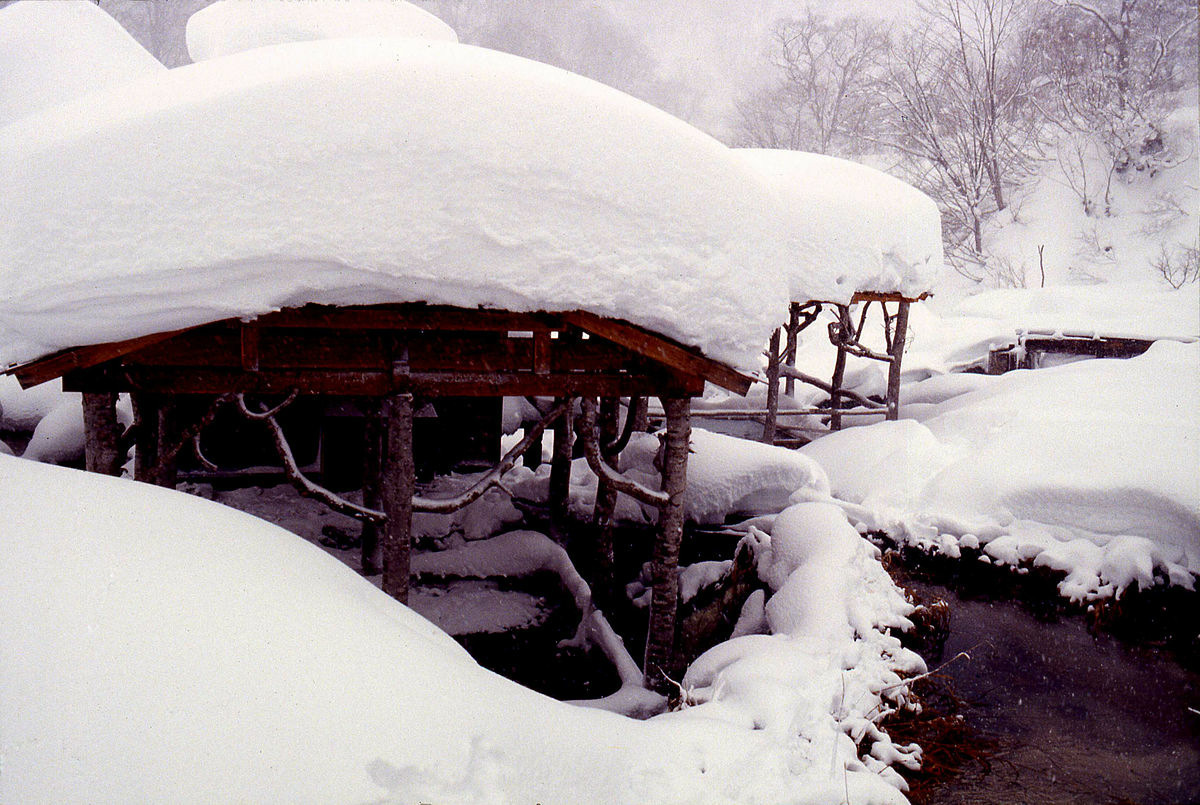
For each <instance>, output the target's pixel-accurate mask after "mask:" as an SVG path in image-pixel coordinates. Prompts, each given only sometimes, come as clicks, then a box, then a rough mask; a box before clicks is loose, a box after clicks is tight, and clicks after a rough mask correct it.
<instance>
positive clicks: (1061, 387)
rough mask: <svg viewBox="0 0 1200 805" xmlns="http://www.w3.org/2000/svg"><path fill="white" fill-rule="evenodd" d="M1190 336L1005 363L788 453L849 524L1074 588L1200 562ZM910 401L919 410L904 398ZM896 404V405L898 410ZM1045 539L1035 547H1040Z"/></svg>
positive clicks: (1108, 587) (1174, 576) (1078, 594)
mask: <svg viewBox="0 0 1200 805" xmlns="http://www.w3.org/2000/svg"><path fill="white" fill-rule="evenodd" d="M1196 399H1200V345H1197V344H1181V343H1176V342H1172V341H1161V342H1158V343H1156V344H1155V345H1153V346H1152V347H1151V348H1150V350H1149V351H1148V352H1146V354H1144V355H1142V356H1139V357H1136V358H1131V359H1128V360H1089V361H1081V362H1078V363H1072V364H1068V365H1064V366H1059V367H1055V368H1051V369H1040V370H1036V371H1023V372H1010V373H1008V374H1005V375H1002V376H999V377H996V378H993V379H992V380H991V381H990V382H988V383H986V384H983V385H981V386H980V387H979V388H978V389H976V390H974V391H969V392H967V393H963V394H959V395H957V396H954V397H951V398H949V399H947V400H946V401H945V402H942V403H939V404H930V405H925V406H914V407H913V411H910V414H911V415H914V416H919V418H920V419H921V422H919V423H918V422H914V421H900V422H889V423H881V424H877V425H870V426H866V427H861V428H852V429H849V430H845V431H842V432H840V433H836V434H832V435H830V436H827V437H823V438H821V439H818V440H817V441H815V442H813V443H811V444H810V445H808V446H806V447H804V448H802V450H801V452H803V453H804V454H805V455H808V456H810V457H811V458H813V459H815V460H816V461H818V462H819V463H820V464H821V465H822V466H823V467H824V468H825V469H826V471H827V472H828V473H829V476H830V479H831V481H832V488H833V492H834V494H835V495H837V496H838V497H840V498H841V499H843V500H845V501H848V502H849V503H850V504H856V505H853V506H850V507H849V508H850V510H851V511H852V513H853V514H854V516H855V518H856V519H858V520H859V521H860V523H861V524H862V525H864V526H865V527H868V528H879V529H883V530H886V531H888V532H889V533H891V534H892V535H893V536H896V537H898V538H900V539H902V540H904V541H906V542H908V543H910V544H914V545H917V546H918V547H923V548H926V549H931V550H935V551H940V552H943V553H947V554H949V555H952V556H957V555H958V553H959V547H960V544H962V545H969V546H971V547H977V546H979V545H983V546H984V550H985V551H986V553H987V554H988V556H989V557H991V558H992V559H993V560H995V561H1000V562H1003V563H1006V564H1018V563H1021V562H1026V561H1034V562H1035V564H1037V563H1040V564H1046V565H1048V566H1051V567H1055V568H1057V569H1059V570H1063V571H1065V572H1067V573H1068V574H1069V577H1068V579H1067V580H1066V581H1065V582H1064V583H1063V585H1062V587H1061V590H1062V592H1063V593H1064V594H1065V595H1068V596H1070V597H1072V598H1076V599H1079V598H1086V597H1095V596H1097V595H1111V594H1114V593H1119V592H1120V591H1121V590H1123V589H1124V588H1125V587H1127V586H1129V585H1130V584H1135V583H1136V584H1139V585H1140V586H1146V585H1148V584H1150V583H1152V581H1167V582H1169V583H1173V584H1181V585H1184V586H1188V587H1190V586H1191V585H1192V584H1193V576H1194V575H1195V574H1200V477H1198V476H1197V474H1196V468H1197V467H1198V466H1200V409H1197V408H1196V406H1195V405H1194V401H1195V400H1196ZM917 409H919V410H917ZM903 410H904V409H902V412H903ZM1043 553H1045V557H1044V558H1042V555H1043Z"/></svg>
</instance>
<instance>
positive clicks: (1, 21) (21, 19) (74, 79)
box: [0, 0, 167, 199]
mask: <svg viewBox="0 0 1200 805" xmlns="http://www.w3.org/2000/svg"><path fill="white" fill-rule="evenodd" d="M166 71H167V68H166V67H164V66H163V65H162V64H161V63H160V62H159V61H158V60H157V59H155V58H154V57H153V56H151V55H150V53H149V52H147V51H146V49H145V48H143V47H142V46H141V45H139V44H138V43H137V41H136V40H135V39H134V38H133V37H132V36H130V35H129V34H128V33H127V32H126V31H125V29H124V28H122V27H121V26H120V24H119V23H118V22H117V21H116V20H114V19H113V18H112V17H110V16H109V15H108V14H106V13H105V12H104V11H102V10H101V9H100V8H99V7H98V6H97V5H96V4H95V3H90V2H87V0H57V2H53V3H45V2H33V0H25V2H21V3H13V4H12V5H11V6H8V7H6V8H3V9H0V76H4V80H3V81H0V127H3V126H5V125H7V124H9V123H11V122H13V121H14V120H17V119H19V118H21V117H24V116H25V115H28V114H32V113H33V112H36V111H38V110H40V109H46V108H50V107H53V106H57V105H58V104H61V103H64V102H66V101H69V100H72V99H75V98H80V97H83V96H86V95H90V94H91V93H94V92H98V91H100V90H103V89H107V88H111V87H119V86H121V85H122V84H128V83H130V82H132V81H136V80H138V79H141V78H151V77H153V76H156V75H162V74H165V73H166ZM5 197H6V199H7V198H10V196H9V194H8V191H7V188H5Z"/></svg>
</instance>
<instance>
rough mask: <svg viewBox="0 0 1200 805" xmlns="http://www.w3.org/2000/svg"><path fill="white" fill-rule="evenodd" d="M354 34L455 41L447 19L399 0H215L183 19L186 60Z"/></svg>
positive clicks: (455, 38)
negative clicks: (185, 27)
mask: <svg viewBox="0 0 1200 805" xmlns="http://www.w3.org/2000/svg"><path fill="white" fill-rule="evenodd" d="M359 36H366V37H379V36H402V37H413V38H416V39H438V40H443V41H447V42H457V41H458V36H457V35H456V34H455V33H454V29H452V28H451V27H450V26H449V25H447V24H446V23H444V22H442V21H441V20H440V19H438V18H437V17H435V16H433V15H432V14H430V13H429V12H428V11H425V10H424V9H421V8H417V7H416V6H414V5H413V4H412V3H406V2H404V0H304V2H280V0H218V2H216V3H213V4H212V5H211V6H207V7H205V8H202V9H200V10H199V11H197V12H196V13H195V14H193V15H192V16H191V18H189V19H188V23H187V47H188V54H189V55H190V56H191V57H192V61H204V60H205V59H212V58H216V57H218V56H228V55H230V54H232V53H240V52H241V51H243V50H250V49H251V48H258V47H264V46H266V45H282V44H284V43H287V42H307V41H311V40H314V39H345V38H350V37H359Z"/></svg>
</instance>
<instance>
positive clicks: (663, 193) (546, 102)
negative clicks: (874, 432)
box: [0, 38, 788, 368]
mask: <svg viewBox="0 0 1200 805" xmlns="http://www.w3.org/2000/svg"><path fill="white" fill-rule="evenodd" d="M117 89H119V91H116V90H110V91H107V92H102V93H96V94H93V95H92V96H90V97H89V98H88V99H87V103H68V104H64V105H62V106H60V107H57V108H55V109H54V110H48V111H46V112H44V113H42V114H35V115H28V116H26V117H24V118H22V119H21V120H19V121H17V122H16V123H14V124H12V125H10V126H7V127H5V128H4V129H2V130H0V162H2V163H3V164H4V165H5V171H4V174H3V187H2V188H0V192H2V194H3V196H4V198H5V204H6V209H5V215H4V216H3V217H2V218H0V253H2V254H4V256H5V259H4V261H3V263H2V264H0V332H3V333H4V338H3V340H2V342H0V343H2V344H3V346H2V347H0V364H5V363H11V362H15V361H21V360H26V359H31V358H34V357H38V356H40V355H44V354H46V353H48V352H51V351H53V350H56V349H59V348H64V347H70V346H78V345H82V344H89V343H97V342H105V341H114V340H121V339H126V338H132V337H136V336H139V335H144V334H146V333H150V332H156V331H163V330H174V329H179V328H181V327H187V326H190V325H197V324H202V323H205V322H209V321H214V320H218V319H222V318H226V317H233V316H252V315H255V314H258V313H263V312H266V311H270V310H273V309H276V308H279V307H282V306H289V305H300V304H304V303H308V302H317V303H327V304H371V303H380V302H417V301H425V302H431V303H440V304H451V305H460V306H465V307H476V306H484V307H495V308H507V309H512V310H518V311H535V310H569V309H578V308H583V309H587V310H591V311H592V312H595V313H597V314H599V315H603V316H614V317H619V318H624V319H627V320H629V321H631V322H634V323H636V324H639V325H642V326H644V327H647V328H649V329H650V330H653V331H656V332H659V333H662V334H663V335H666V336H669V337H672V338H675V339H677V340H679V341H681V342H684V343H686V344H689V345H693V346H696V347H699V348H700V349H702V350H703V351H704V352H705V353H706V354H707V355H709V356H710V357H712V358H715V359H718V360H722V361H726V362H729V363H732V364H735V365H743V366H747V367H751V368H752V367H754V366H756V365H757V363H758V359H759V353H760V351H761V346H762V343H763V342H764V341H765V340H766V337H767V335H768V334H769V332H770V330H771V328H772V327H774V326H776V325H777V324H778V322H779V321H782V320H783V319H784V318H785V317H786V306H787V301H788V295H787V280H786V277H785V275H784V271H783V265H784V259H783V255H784V254H785V252H786V244H785V242H784V239H785V235H784V233H783V232H782V229H783V227H782V225H781V223H780V221H781V216H780V211H779V208H778V204H777V202H776V199H775V197H774V196H773V194H772V193H771V191H770V189H769V188H768V187H767V185H766V184H765V182H764V181H763V180H762V179H761V178H760V177H759V176H758V174H757V173H756V172H755V171H754V170H752V169H751V168H750V167H749V166H748V165H746V164H745V163H744V161H742V160H739V159H737V158H735V157H734V156H733V155H732V153H731V152H730V151H729V149H727V148H725V147H724V146H723V145H721V144H720V143H719V142H717V141H716V140H713V139H712V138H710V137H708V136H707V135H704V134H702V133H701V132H699V131H697V130H696V129H694V128H692V127H691V126H689V125H687V124H686V123H683V122H682V121H680V120H678V119H676V118H673V117H671V116H669V115H667V114H666V113H664V112H661V111H659V110H657V109H654V108H653V107H651V106H649V105H647V104H645V103H642V102H640V101H637V100H635V99H633V98H631V97H629V96H627V95H624V94H622V93H620V92H618V91H616V90H613V89H611V88H609V87H605V86H603V85H601V84H597V83H595V82H592V81H589V80H587V79H584V78H582V77H580V76H577V75H574V74H571V73H567V72H564V71H562V70H558V69H555V68H552V67H549V66H547V65H544V64H539V63H537V62H533V61H529V60H525V59H521V58H517V57H514V56H509V55H506V54H502V53H497V52H494V51H488V50H483V49H480V48H473V47H468V46H465V45H457V44H453V43H448V42H436V41H424V40H414V39H408V40H405V39H397V38H391V39H383V38H381V39H373V40H364V39H354V40H349V39H340V40H325V41H314V42H299V43H292V44H286V45H274V46H270V47H262V48H256V49H253V50H249V51H246V52H243V53H238V54H234V55H231V56H226V57H222V58H216V59H210V60H208V61H204V62H200V63H199V64H192V65H187V66H184V67H180V68H177V69H175V70H171V71H168V72H167V73H166V74H164V75H162V76H156V77H154V79H153V80H142V81H135V82H133V83H131V84H127V85H124V86H122V87H119V88H117ZM213 121H220V125H214V123H213ZM148 166H152V169H148ZM78 221H87V226H78V225H76V223H75V222H78ZM298 221H300V222H304V225H303V226H297V225H296V222H298ZM748 276H750V277H753V278H754V281H753V282H747V281H746V278H747V277H748Z"/></svg>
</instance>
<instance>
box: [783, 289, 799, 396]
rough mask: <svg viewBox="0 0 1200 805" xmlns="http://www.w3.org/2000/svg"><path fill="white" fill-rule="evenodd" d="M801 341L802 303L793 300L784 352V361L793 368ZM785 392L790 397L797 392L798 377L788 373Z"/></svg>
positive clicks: (789, 312) (789, 311)
mask: <svg viewBox="0 0 1200 805" xmlns="http://www.w3.org/2000/svg"><path fill="white" fill-rule="evenodd" d="M799 343H800V303H799V302H792V304H791V307H790V308H789V310H788V324H787V348H786V349H785V350H784V353H783V360H784V362H785V363H786V364H787V365H788V366H789V367H791V368H792V369H795V368H796V349H797V347H798V346H799ZM784 393H786V394H787V395H788V396H789V397H791V396H792V395H793V394H795V393H796V378H794V377H792V376H791V375H788V378H787V381H786V385H785V387H784Z"/></svg>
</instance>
